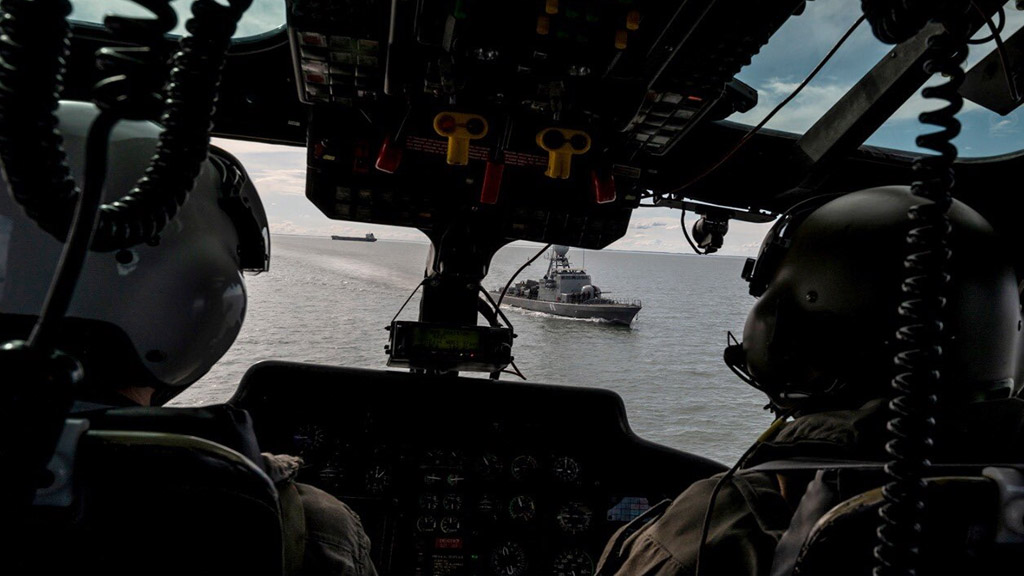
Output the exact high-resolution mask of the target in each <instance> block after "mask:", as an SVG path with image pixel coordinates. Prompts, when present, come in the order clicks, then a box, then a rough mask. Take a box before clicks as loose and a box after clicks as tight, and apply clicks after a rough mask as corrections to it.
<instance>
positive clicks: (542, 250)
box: [494, 244, 551, 309]
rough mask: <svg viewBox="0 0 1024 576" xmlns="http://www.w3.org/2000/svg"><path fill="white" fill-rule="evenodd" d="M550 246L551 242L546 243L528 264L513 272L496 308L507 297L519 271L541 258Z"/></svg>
mask: <svg viewBox="0 0 1024 576" xmlns="http://www.w3.org/2000/svg"><path fill="white" fill-rule="evenodd" d="M548 248H551V244H545V245H544V247H543V248H541V249H540V250H538V251H537V253H536V254H534V255H533V258H530V259H529V260H527V261H526V264H523V265H522V266H520V267H519V270H516V273H515V274H513V275H512V277H511V278H509V279H508V282H506V283H505V287H504V288H502V289H501V294H499V295H498V303H497V304H495V305H494V307H495V309H497V308H500V307H501V301H502V300H503V299H504V298H505V293H506V292H508V287H509V286H511V285H512V283H513V282H515V280H516V277H517V276H519V273H520V272H522V271H523V270H525V269H526V267H527V266H529V265H530V264H533V261H534V260H536V259H537V258H540V255H541V254H543V253H544V251H545V250H547V249H548Z"/></svg>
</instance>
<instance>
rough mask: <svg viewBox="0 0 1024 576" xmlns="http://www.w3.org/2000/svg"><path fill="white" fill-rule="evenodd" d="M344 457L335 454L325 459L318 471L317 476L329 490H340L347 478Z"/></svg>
mask: <svg viewBox="0 0 1024 576" xmlns="http://www.w3.org/2000/svg"><path fill="white" fill-rule="evenodd" d="M343 461H344V458H342V457H341V456H340V455H337V454H336V455H333V456H331V457H329V458H327V460H325V461H324V464H323V466H322V467H321V468H320V470H319V471H317V473H316V476H317V478H318V479H319V481H320V483H321V485H322V486H323V487H325V488H327V489H328V490H338V489H340V488H341V484H342V482H343V481H344V480H345V464H344V462H343Z"/></svg>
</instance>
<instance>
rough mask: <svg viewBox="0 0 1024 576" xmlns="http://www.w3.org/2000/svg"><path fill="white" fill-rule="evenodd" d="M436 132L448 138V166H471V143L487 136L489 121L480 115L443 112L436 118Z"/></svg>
mask: <svg viewBox="0 0 1024 576" xmlns="http://www.w3.org/2000/svg"><path fill="white" fill-rule="evenodd" d="M434 131H435V132H437V133H438V134H440V135H441V136H446V137H447V138H448V164H451V165H453V166H465V165H466V164H469V141H470V140H477V139H480V138H483V137H484V136H486V135H487V120H486V119H484V117H483V116H480V115H478V114H464V113H462V112H441V113H440V114H438V115H437V116H434Z"/></svg>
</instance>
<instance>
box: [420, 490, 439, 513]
mask: <svg viewBox="0 0 1024 576" xmlns="http://www.w3.org/2000/svg"><path fill="white" fill-rule="evenodd" d="M437 507H438V497H437V494H421V495H420V509H422V510H437Z"/></svg>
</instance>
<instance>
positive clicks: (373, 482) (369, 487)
mask: <svg viewBox="0 0 1024 576" xmlns="http://www.w3.org/2000/svg"><path fill="white" fill-rule="evenodd" d="M390 485H391V472H390V471H389V470H388V468H387V466H384V465H383V464H374V465H373V466H370V469H369V470H367V471H366V491H367V492H369V493H370V494H382V493H383V492H384V491H385V490H387V488H388V486H390Z"/></svg>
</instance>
